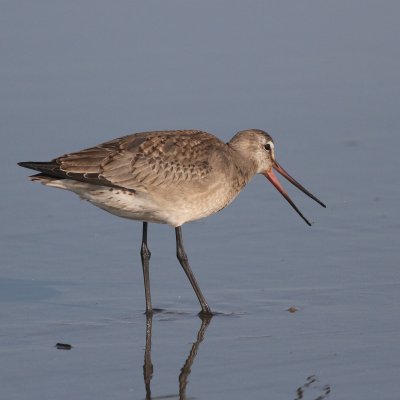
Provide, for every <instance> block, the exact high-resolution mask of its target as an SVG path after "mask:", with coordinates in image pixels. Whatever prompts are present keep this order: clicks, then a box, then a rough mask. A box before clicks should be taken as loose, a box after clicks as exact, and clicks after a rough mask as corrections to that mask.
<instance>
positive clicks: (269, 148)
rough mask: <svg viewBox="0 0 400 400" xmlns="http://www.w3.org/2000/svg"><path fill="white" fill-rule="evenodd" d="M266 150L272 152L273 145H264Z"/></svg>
mask: <svg viewBox="0 0 400 400" xmlns="http://www.w3.org/2000/svg"><path fill="white" fill-rule="evenodd" d="M264 149H265V150H267V151H271V144H270V143H267V144H266V145H264Z"/></svg>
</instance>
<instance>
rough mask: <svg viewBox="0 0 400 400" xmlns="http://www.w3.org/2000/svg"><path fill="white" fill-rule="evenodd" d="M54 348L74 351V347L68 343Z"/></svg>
mask: <svg viewBox="0 0 400 400" xmlns="http://www.w3.org/2000/svg"><path fill="white" fill-rule="evenodd" d="M54 347H55V348H56V349H58V350H71V349H72V346H71V345H70V344H68V343H57V344H56V345H55V346H54Z"/></svg>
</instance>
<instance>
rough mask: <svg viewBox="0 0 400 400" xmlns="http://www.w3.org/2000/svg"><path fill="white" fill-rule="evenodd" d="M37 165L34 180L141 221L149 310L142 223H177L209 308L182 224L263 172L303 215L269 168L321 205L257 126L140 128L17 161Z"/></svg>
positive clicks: (181, 254)
mask: <svg viewBox="0 0 400 400" xmlns="http://www.w3.org/2000/svg"><path fill="white" fill-rule="evenodd" d="M19 165H20V166H22V167H26V168H30V169H33V170H36V171H39V172H40V173H39V174H36V175H33V176H31V177H30V178H31V180H32V181H35V182H40V183H42V184H44V185H46V186H52V187H56V188H60V189H66V190H70V191H72V192H74V193H76V194H78V195H79V196H80V197H81V198H82V199H85V200H88V201H89V202H91V203H92V204H94V205H96V206H98V207H100V208H102V209H103V210H106V211H108V212H110V213H112V214H114V215H117V216H119V217H123V218H128V219H133V220H138V221H142V222H143V233H142V235H143V236H142V246H141V259H142V267H143V276H144V287H145V298H146V312H147V314H151V313H152V311H153V308H152V305H151V296H150V280H149V260H150V255H151V254H150V251H149V249H148V246H147V224H148V222H156V223H163V224H169V225H171V226H172V227H174V228H175V234H176V251H177V257H178V260H179V262H180V264H181V266H182V267H183V270H184V271H185V273H186V275H187V277H188V278H189V281H190V283H191V285H192V287H193V289H194V291H195V293H196V295H197V298H198V300H199V302H200V305H201V314H211V309H210V307H209V305H208V304H207V302H206V300H205V298H204V296H203V294H202V292H201V290H200V287H199V285H198V284H197V282H196V279H195V277H194V275H193V272H192V270H191V268H190V265H189V262H188V258H187V255H186V252H185V249H184V247H183V242H182V231H181V226H182V225H183V224H184V223H185V222H189V221H194V220H197V219H200V218H204V217H207V216H209V215H211V214H214V213H216V212H217V211H220V210H222V209H223V208H224V207H226V206H227V205H228V204H230V203H231V202H232V201H233V200H234V198H235V197H236V196H237V195H238V194H239V193H240V191H241V190H242V189H243V187H244V186H245V185H246V184H247V183H248V182H249V181H250V180H251V178H252V177H253V176H254V175H255V174H263V175H264V176H265V177H266V178H268V180H269V181H270V182H271V183H272V184H273V185H274V186H275V187H276V189H278V191H279V192H280V193H281V194H282V195H283V197H284V198H285V199H286V200H287V201H288V202H289V203H290V205H291V206H292V207H293V208H294V209H295V210H296V212H297V213H298V214H299V215H300V217H301V218H303V220H304V221H305V222H306V223H307V224H308V225H310V223H309V221H308V220H307V219H306V218H305V217H304V216H303V214H302V213H301V212H300V211H299V209H298V208H297V207H296V205H295V204H294V203H293V201H292V200H291V199H290V198H289V196H288V194H287V193H286V191H285V190H284V189H283V187H282V185H281V184H280V182H279V181H278V179H277V177H276V175H275V174H274V171H273V170H274V169H275V170H276V171H277V172H279V173H280V174H281V175H282V176H284V177H285V178H286V179H287V180H288V181H289V182H291V183H292V184H293V185H295V186H296V187H297V188H298V189H300V190H301V191H302V192H304V193H305V194H306V195H308V196H309V197H311V198H312V199H313V200H315V201H316V202H317V203H319V204H320V205H321V206H323V207H325V205H324V204H323V203H322V202H321V201H320V200H318V199H317V198H316V197H315V196H314V195H312V194H311V193H310V192H309V191H308V190H306V189H305V188H304V187H303V186H301V185H300V184H299V183H298V182H297V181H296V180H295V179H294V178H292V177H291V176H290V175H289V174H288V173H287V172H286V171H285V170H284V169H283V168H282V167H281V166H280V165H279V164H278V162H277V161H276V159H275V149H274V142H273V140H272V138H271V136H270V135H269V134H268V133H266V132H264V131H262V130H259V129H249V130H245V131H241V132H239V133H237V134H236V135H235V136H234V137H233V138H232V139H231V140H230V141H229V142H228V143H224V142H222V141H221V140H219V139H218V138H217V137H215V136H213V135H210V134H209V133H207V132H202V131H197V130H181V131H157V132H142V133H135V134H133V135H128V136H124V137H121V138H118V139H114V140H111V141H109V142H106V143H102V144H99V145H98V146H95V147H91V148H88V149H85V150H81V151H78V152H75V153H69V154H65V155H63V156H61V157H58V158H55V159H53V160H52V161H49V162H21V163H19Z"/></svg>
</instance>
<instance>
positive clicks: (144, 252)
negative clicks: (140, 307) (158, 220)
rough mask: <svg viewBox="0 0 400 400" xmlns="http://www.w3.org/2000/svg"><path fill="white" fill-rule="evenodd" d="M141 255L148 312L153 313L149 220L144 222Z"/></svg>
mask: <svg viewBox="0 0 400 400" xmlns="http://www.w3.org/2000/svg"><path fill="white" fill-rule="evenodd" d="M140 256H141V258H142V267H143V278H144V292H145V296H146V314H151V313H152V312H153V307H152V306H151V295H150V276H149V261H150V256H151V253H150V250H149V248H148V247H147V222H143V235H142V247H141V249H140Z"/></svg>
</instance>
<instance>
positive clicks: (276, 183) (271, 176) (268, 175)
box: [264, 161, 326, 226]
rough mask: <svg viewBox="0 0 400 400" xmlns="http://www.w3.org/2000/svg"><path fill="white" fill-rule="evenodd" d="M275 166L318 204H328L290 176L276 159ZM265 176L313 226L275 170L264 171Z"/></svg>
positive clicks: (306, 221) (308, 223)
mask: <svg viewBox="0 0 400 400" xmlns="http://www.w3.org/2000/svg"><path fill="white" fill-rule="evenodd" d="M273 167H274V168H275V170H276V171H277V172H279V173H280V174H281V175H282V176H283V177H284V178H286V179H287V180H288V181H289V182H290V183H292V184H293V185H294V186H296V187H297V188H298V189H299V190H301V191H302V192H303V193H305V194H306V195H307V196H309V197H311V198H312V199H313V200H315V201H316V202H317V203H318V204H320V205H321V206H322V207H324V208H325V207H326V205H325V204H324V203H323V202H322V201H321V200H319V199H317V198H316V197H315V196H314V195H313V194H311V193H310V192H309V191H308V190H307V189H306V188H305V187H303V186H302V185H300V183H299V182H297V181H296V180H295V179H294V178H293V177H292V176H290V175H289V174H288V173H287V172H286V171H285V170H284V169H283V168H282V167H281V166H280V165H279V164H278V163H277V162H276V161H274V164H273ZM264 175H265V177H266V178H267V179H268V180H269V181H270V182H271V183H272V184H273V185H274V186H275V187H276V189H277V190H278V191H279V193H280V194H281V195H282V196H283V197H284V198H285V199H286V201H287V202H288V203H289V204H290V205H291V206H292V207H293V208H294V210H295V211H296V212H297V214H299V215H300V217H301V218H302V219H303V220H304V221H305V223H306V224H307V225H309V226H311V223H310V222H309V221H308V220H307V218H306V217H305V216H304V215H303V214H302V213H301V212H300V210H299V209H298V208H297V207H296V205H295V204H294V203H293V201H292V199H291V198H290V197H289V195H288V194H287V193H286V191H285V189H284V188H283V186H282V185H281V183H280V182H279V180H278V178H277V176H276V175H275V173H274V171H273V170H272V169H271V170H270V171H268V172H265V173H264Z"/></svg>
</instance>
